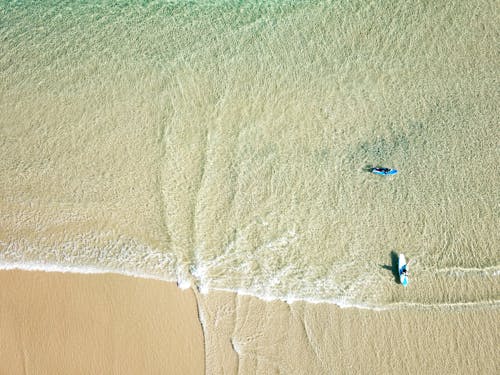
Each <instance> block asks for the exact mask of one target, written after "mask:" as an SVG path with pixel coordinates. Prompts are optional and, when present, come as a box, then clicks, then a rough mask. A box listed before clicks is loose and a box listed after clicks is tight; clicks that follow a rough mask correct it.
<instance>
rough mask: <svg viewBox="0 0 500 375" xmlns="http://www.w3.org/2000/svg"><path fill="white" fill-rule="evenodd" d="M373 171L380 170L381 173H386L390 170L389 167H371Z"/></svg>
mask: <svg viewBox="0 0 500 375" xmlns="http://www.w3.org/2000/svg"><path fill="white" fill-rule="evenodd" d="M373 171H375V172H382V173H388V172H389V171H390V168H373Z"/></svg>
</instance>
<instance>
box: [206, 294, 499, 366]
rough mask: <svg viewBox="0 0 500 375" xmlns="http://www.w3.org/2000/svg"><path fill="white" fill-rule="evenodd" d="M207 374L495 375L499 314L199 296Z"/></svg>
mask: <svg viewBox="0 0 500 375" xmlns="http://www.w3.org/2000/svg"><path fill="white" fill-rule="evenodd" d="M199 302H200V311H204V313H203V314H202V320H203V324H204V330H205V337H206V340H207V341H206V342H207V344H206V356H207V358H206V365H207V369H211V371H209V373H211V374H222V373H227V374H235V373H239V374H401V373H410V372H411V373H416V374H439V373H446V374H498V373H499V370H500V367H499V361H498V358H500V350H499V348H500V338H499V332H500V330H499V328H500V327H499V322H500V319H499V318H500V314H499V312H498V310H495V309H483V310H462V311H453V310H444V309H432V310H425V311H423V310H415V309H412V310H408V309H407V310H391V311H373V310H362V309H355V308H346V309H341V308H339V307H337V306H335V305H330V304H309V303H304V302H297V303H293V304H287V303H284V302H264V301H262V300H259V299H256V298H253V297H246V296H235V295H234V294H232V293H225V292H218V293H210V294H208V295H206V296H201V297H200V299H199Z"/></svg>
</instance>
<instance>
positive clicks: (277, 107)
mask: <svg viewBox="0 0 500 375" xmlns="http://www.w3.org/2000/svg"><path fill="white" fill-rule="evenodd" d="M498 10H499V9H498V4H495V2H493V1H486V0H485V1H482V0H481V1H472V2H465V1H463V2H457V3H455V4H451V3H449V2H447V1H435V2H428V1H417V2H411V3H409V2H406V1H380V2H378V1H373V2H366V1H270V2H266V3H265V4H262V2H258V1H245V2H244V1H193V2H184V1H171V2H162V1H156V2H155V1H151V2H147V1H142V2H129V3H124V2H123V3H120V4H113V3H107V2H106V3H101V2H94V1H85V2H72V1H44V2H32V3H29V2H25V1H22V2H15V1H2V2H0V152H1V158H0V264H1V267H2V268H35V269H48V270H50V269H59V270H73V271H79V272H85V271H87V272H109V271H111V272H119V273H126V274H133V275H139V276H144V277H154V278H160V279H165V280H175V281H177V282H178V283H179V284H180V285H181V286H189V285H192V286H196V287H198V288H199V289H200V290H201V291H203V292H205V291H209V290H215V289H218V290H231V291H237V292H239V293H241V294H251V295H255V296H258V297H260V298H263V299H282V300H287V301H296V300H306V301H312V302H314V301H317V302H319V301H323V302H331V303H336V304H339V305H342V306H359V307H369V308H391V307H401V306H403V307H404V306H407V307H411V308H428V307H449V308H454V309H455V308H456V309H461V308H469V307H472V308H475V307H480V308H483V307H493V308H497V307H498V305H499V295H500V293H499V292H500V284H499V280H498V278H499V275H500V266H499V251H498V244H499V243H500V241H499V240H500V238H499V237H500V236H499V231H498V224H499V202H500V200H499V198H500V197H499V191H500V189H499V184H498V182H499V177H498V176H499V167H498V161H499V146H498V139H499V135H500V134H499V131H498V129H499V128H498V103H499V102H500V95H499V90H498V72H499V64H498V53H499V50H498V43H497V41H498V39H499V27H498ZM372 165H373V166H374V165H383V166H388V167H394V168H397V169H398V170H399V171H400V172H399V173H398V174H397V175H395V176H390V177H381V176H376V175H373V174H371V173H369V172H368V171H367V169H368V168H369V167H370V166H372ZM401 252H402V253H404V254H405V255H406V257H407V258H408V259H411V260H412V264H411V276H410V285H409V287H407V288H403V287H402V286H401V285H399V284H398V282H397V277H396V276H395V274H394V267H395V258H396V256H397V254H398V253H401Z"/></svg>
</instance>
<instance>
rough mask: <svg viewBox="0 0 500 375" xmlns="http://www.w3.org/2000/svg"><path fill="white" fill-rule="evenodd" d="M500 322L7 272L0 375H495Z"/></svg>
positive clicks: (0, 318)
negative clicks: (413, 374)
mask: <svg viewBox="0 0 500 375" xmlns="http://www.w3.org/2000/svg"><path fill="white" fill-rule="evenodd" d="M195 294H196V296H195ZM197 301H198V303H199V304H200V307H202V311H203V313H202V314H201V316H200V318H201V322H200V320H199V318H198V308H197ZM499 318H500V316H499V313H498V311H497V310H494V309H491V310H486V311H485V310H480V311H474V310H470V311H458V312H457V311H446V310H439V309H433V310H428V311H408V310H402V311H371V310H360V309H352V308H351V309H341V308H339V307H337V306H335V305H327V304H309V303H304V302H299V303H293V304H287V303H284V302H265V301H262V300H259V299H257V298H254V297H245V296H237V295H235V294H234V293H227V292H211V293H209V294H208V295H200V294H198V293H195V292H193V291H192V290H181V289H179V288H178V287H177V286H176V285H175V284H173V283H168V282H162V281H155V280H145V279H140V278H134V277H126V276H120V275H113V274H103V275H80V274H70V273H64V274H63V273H47V272H26V271H2V272H0V337H1V339H0V373H2V374H4V373H5V374H23V373H26V374H29V373H36V374H49V373H50V374H77V373H85V374H102V373H108V374H137V373H148V374H165V373H168V374H203V373H206V374H271V373H273V374H274V373H280V374H303V373H311V374H331V373H336V374H352V373H357V374H392V373H394V374H396V373H401V372H408V371H414V372H415V371H416V372H418V373H419V374H436V373H440V372H446V373H449V374H496V373H498V370H499V363H498V358H499V356H500V351H499V347H500V338H499V321H500V319H499ZM201 323H202V324H201ZM202 327H203V330H204V332H205V342H204V338H203V333H202ZM205 364H206V369H205Z"/></svg>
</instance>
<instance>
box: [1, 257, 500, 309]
mask: <svg viewBox="0 0 500 375" xmlns="http://www.w3.org/2000/svg"><path fill="white" fill-rule="evenodd" d="M491 268H494V267H491ZM2 271H24V272H47V273H52V272H55V273H63V274H65V273H68V274H76V275H108V274H109V275H118V276H125V277H132V278H138V279H144V280H155V281H160V282H167V283H175V284H176V285H177V287H178V288H179V289H181V290H187V289H192V290H196V293H197V294H200V295H207V294H213V293H220V292H222V293H234V294H235V295H237V296H238V297H252V298H256V299H258V300H260V301H262V302H270V303H272V302H284V303H287V304H289V305H292V304H294V303H308V304H327V305H333V306H336V307H338V308H340V309H359V310H368V311H394V310H401V309H409V310H417V311H432V310H436V311H468V310H482V309H484V308H487V309H493V310H498V309H500V300H492V301H478V302H455V303H446V302H443V303H429V304H423V303H418V302H394V303H389V304H385V305H380V306H379V305H370V304H363V303H350V302H346V301H338V300H326V299H325V300H324V299H313V298H281V297H262V296H259V295H258V294H256V293H251V292H247V291H241V290H232V289H229V288H212V289H208V290H205V289H204V288H202V287H198V286H196V285H193V282H192V281H189V282H179V281H178V280H175V279H174V278H162V277H159V276H152V275H149V274H147V273H135V272H130V271H116V270H112V269H101V268H99V267H91V266H85V267H82V266H63V265H55V264H39V263H34V262H33V263H24V264H15V265H13V264H8V263H3V262H1V261H0V272H2ZM200 290H203V291H200ZM454 309H456V310H454Z"/></svg>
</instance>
